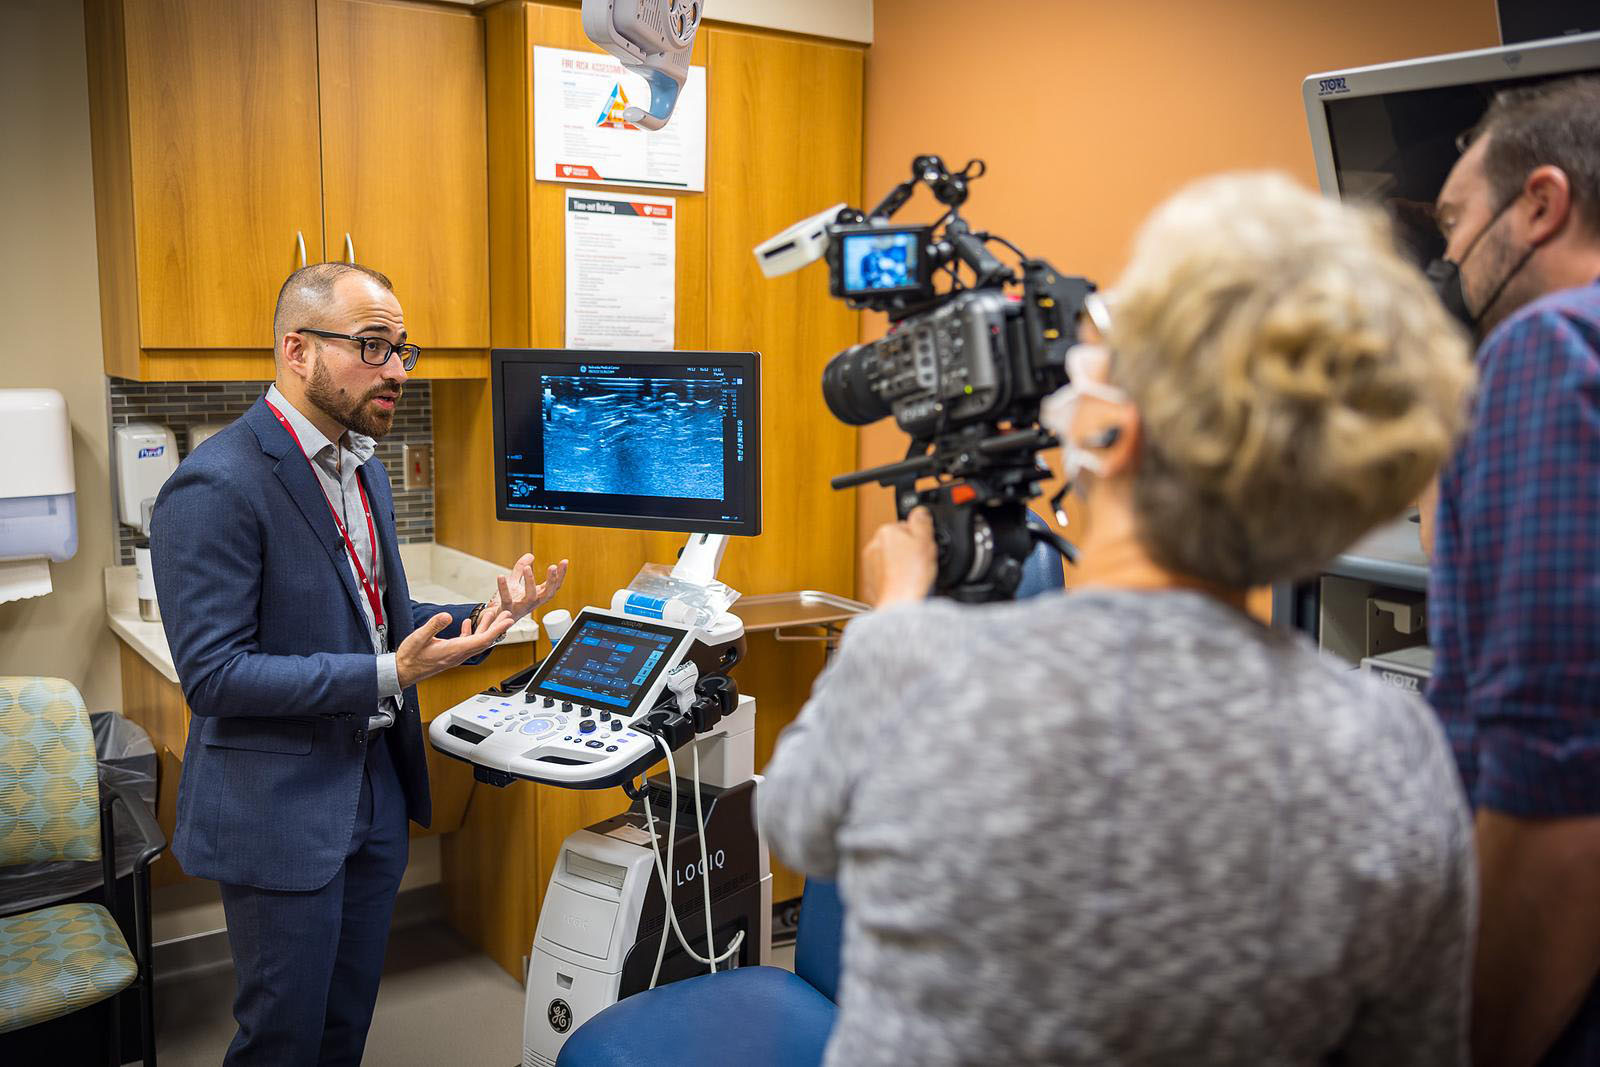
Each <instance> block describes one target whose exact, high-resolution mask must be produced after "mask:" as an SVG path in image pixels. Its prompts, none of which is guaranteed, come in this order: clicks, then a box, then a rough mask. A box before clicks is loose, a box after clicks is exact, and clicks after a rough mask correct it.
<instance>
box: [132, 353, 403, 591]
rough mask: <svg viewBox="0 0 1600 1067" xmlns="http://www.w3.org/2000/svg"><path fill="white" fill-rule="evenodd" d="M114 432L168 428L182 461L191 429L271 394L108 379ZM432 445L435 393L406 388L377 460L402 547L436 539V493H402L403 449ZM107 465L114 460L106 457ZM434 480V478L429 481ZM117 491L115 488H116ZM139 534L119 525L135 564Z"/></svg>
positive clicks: (245, 385) (241, 387)
mask: <svg viewBox="0 0 1600 1067" xmlns="http://www.w3.org/2000/svg"><path fill="white" fill-rule="evenodd" d="M107 384H108V392H109V394H110V401H111V402H110V404H109V405H108V409H109V410H110V412H111V427H112V430H113V439H114V432H115V430H116V428H117V427H118V426H126V425H127V424H128V423H130V422H154V423H159V424H160V425H163V426H167V427H169V428H170V429H171V430H172V433H173V435H174V436H175V437H177V439H178V456H179V457H180V458H181V457H183V456H187V455H188V454H189V427H190V426H192V425H195V424H197V423H202V422H232V421H233V420H234V419H237V418H238V417H239V416H240V415H243V414H244V413H245V410H246V409H247V408H249V407H250V405H251V404H254V403H255V402H256V400H257V399H258V398H259V397H260V396H261V395H262V394H263V393H265V392H266V391H267V386H268V385H269V384H271V383H269V382H132V381H128V380H126V379H123V378H109V379H107ZM432 443H433V394H432V392H431V391H430V389H429V386H428V383H427V382H419V381H412V382H407V383H406V395H405V396H404V398H402V399H401V401H400V405H399V410H397V411H396V412H395V417H394V429H392V430H390V431H389V436H387V437H385V438H384V439H383V440H381V441H379V442H378V458H379V459H380V460H382V461H383V465H384V466H385V467H387V468H389V478H390V481H391V482H392V483H393V485H394V519H395V532H396V533H398V534H399V536H400V541H401V543H402V544H404V543H408V542H413V541H432V540H433V490H432V489H412V490H406V489H403V488H401V486H402V485H403V478H404V475H405V467H404V466H403V465H402V463H401V459H400V450H401V446H403V445H406V444H432ZM107 458H108V461H109V459H110V457H107ZM429 480H430V481H431V480H432V479H429ZM113 492H115V489H114V488H113ZM135 540H137V534H135V533H134V531H133V530H132V529H130V528H128V527H127V526H124V525H122V524H121V523H120V522H119V523H117V555H118V558H119V559H120V560H121V561H122V562H123V563H125V564H131V563H132V562H133V543H134V541H135Z"/></svg>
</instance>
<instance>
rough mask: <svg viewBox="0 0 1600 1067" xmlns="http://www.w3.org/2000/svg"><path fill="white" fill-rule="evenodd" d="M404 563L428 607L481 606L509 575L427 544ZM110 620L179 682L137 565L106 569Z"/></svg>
mask: <svg viewBox="0 0 1600 1067" xmlns="http://www.w3.org/2000/svg"><path fill="white" fill-rule="evenodd" d="M400 562H401V564H402V565H403V566H404V567H405V569H406V580H407V582H408V583H409V584H410V586H411V599H412V600H417V601H421V602H422V603H425V604H476V603H477V602H479V601H481V600H484V599H487V598H488V597H489V596H491V595H493V593H494V589H495V579H497V578H498V577H499V576H500V575H502V574H504V573H505V569H504V568H503V567H500V566H499V565H497V564H494V563H489V562H486V561H485V560H481V559H478V558H477V557H475V556H469V555H467V554H466V553H465V552H457V551H456V550H455V549H453V548H446V547H444V546H443V545H438V544H434V543H433V542H431V541H430V542H426V543H424V544H413V545H401V546H400ZM105 581H106V618H107V621H108V622H109V623H110V626H111V630H112V632H113V633H115V634H116V635H117V636H118V637H120V638H122V639H123V640H124V641H126V642H127V643H128V647H129V648H132V649H133V650H134V651H135V652H137V653H139V655H141V656H143V657H144V658H145V659H146V660H147V661H149V663H150V665H151V666H153V667H155V669H156V670H158V671H160V672H161V674H162V676H163V677H165V678H166V679H167V681H169V682H171V683H173V684H174V685H177V684H178V672H177V669H176V668H174V667H173V665H172V649H171V648H169V647H168V646H167V634H166V631H165V630H163V629H162V628H161V624H160V623H159V622H145V621H144V620H142V619H140V618H139V598H138V590H137V584H136V579H135V577H134V570H133V568H132V567H107V568H106V570H105ZM538 636H539V625H538V623H536V622H534V619H533V616H532V615H529V616H528V617H527V618H525V619H520V620H518V622H517V624H516V625H515V626H513V627H511V629H510V630H508V631H507V632H506V636H505V640H506V643H507V644H525V643H527V642H529V641H534V640H537V639H538Z"/></svg>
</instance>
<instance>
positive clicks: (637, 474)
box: [542, 375, 725, 500]
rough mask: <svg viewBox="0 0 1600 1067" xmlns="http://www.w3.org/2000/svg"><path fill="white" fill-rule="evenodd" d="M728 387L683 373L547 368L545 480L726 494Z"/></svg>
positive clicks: (571, 489) (571, 488)
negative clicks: (565, 372) (606, 373)
mask: <svg viewBox="0 0 1600 1067" xmlns="http://www.w3.org/2000/svg"><path fill="white" fill-rule="evenodd" d="M724 389H725V386H724V385H723V384H722V383H720V382H716V381H693V380H685V379H682V378H620V377H617V378H612V377H605V378H597V377H576V376H560V375H550V376H547V377H546V378H545V379H544V396H543V411H542V420H543V424H544V458H545V488H546V489H547V490H548V491H550V492H557V493H614V494H619V495H621V494H630V495H635V496H652V497H677V498H681V499H690V500H719V499H721V498H722V495H723V492H724V478H723V457H724V454H725V453H724V448H723V441H722V433H723V413H722V399H723V392H724Z"/></svg>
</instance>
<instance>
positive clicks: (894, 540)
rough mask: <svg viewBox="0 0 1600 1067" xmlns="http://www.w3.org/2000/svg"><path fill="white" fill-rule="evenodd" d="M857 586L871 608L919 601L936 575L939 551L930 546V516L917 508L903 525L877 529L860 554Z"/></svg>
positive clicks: (894, 524) (896, 523)
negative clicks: (859, 579)
mask: <svg viewBox="0 0 1600 1067" xmlns="http://www.w3.org/2000/svg"><path fill="white" fill-rule="evenodd" d="M861 568H862V576H861V584H862V588H863V589H864V590H865V591H866V594H867V599H868V600H870V601H871V602H872V605H873V607H876V608H886V607H889V606H890V605H892V604H902V603H907V602H910V601H915V600H922V599H923V598H925V597H926V596H927V595H928V590H930V589H932V588H933V580H934V578H936V577H937V576H938V574H939V550H938V547H937V546H936V545H935V544H934V543H933V516H932V515H930V514H929V513H928V509H927V508H917V509H916V510H915V511H913V512H912V513H911V514H910V516H909V517H907V519H906V521H905V522H887V523H884V524H883V525H882V526H880V527H878V532H877V533H876V534H874V535H873V537H872V541H871V542H870V543H869V544H868V545H867V548H866V551H865V552H863V553H862V554H861Z"/></svg>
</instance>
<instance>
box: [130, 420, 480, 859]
mask: <svg viewBox="0 0 1600 1067" xmlns="http://www.w3.org/2000/svg"><path fill="white" fill-rule="evenodd" d="M359 477H360V478H361V479H362V482H363V484H364V485H365V486H366V490H367V496H368V498H369V499H370V500H371V503H372V512H373V515H372V518H373V522H374V524H375V525H376V528H377V533H378V542H379V545H380V546H381V548H382V552H383V567H384V574H385V576H386V581H387V589H386V591H385V594H384V615H385V616H386V618H387V620H388V622H389V647H390V648H397V647H399V645H400V642H401V641H403V640H404V639H405V637H406V635H407V634H409V633H410V632H411V631H412V629H413V628H415V626H416V625H417V624H418V623H420V622H423V621H425V620H427V619H428V618H429V617H431V616H432V615H434V614H436V613H437V612H439V611H441V610H443V611H448V612H450V614H451V615H452V616H454V618H455V621H454V623H453V624H452V625H451V627H450V628H449V629H447V630H446V631H445V633H444V634H443V635H442V636H451V635H452V634H455V633H459V631H460V625H461V621H462V620H463V619H464V618H465V617H466V616H467V615H468V614H470V613H471V611H472V609H473V607H474V606H475V605H472V604H457V605H445V606H443V607H441V606H440V605H436V604H417V603H413V602H412V600H411V596H410V591H409V589H408V588H407V586H406V577H405V572H404V570H403V569H402V568H401V566H400V550H399V545H398V543H397V542H396V539H395V531H394V497H393V495H392V494H391V492H390V488H389V475H388V472H387V471H385V470H384V467H383V464H381V463H379V462H378V460H377V458H376V457H374V458H373V459H371V460H369V461H368V462H367V463H365V464H364V465H363V466H362V467H361V470H360V472H359ZM150 551H151V560H152V563H153V566H154V570H155V583H156V595H157V597H158V598H159V602H160V604H161V614H162V623H163V625H164V626H165V628H166V632H167V641H168V642H169V643H170V644H171V646H172V658H173V660H174V662H175V663H176V665H177V668H178V677H179V679H181V681H182V683H183V694H184V696H185V698H187V700H188V702H189V710H190V711H191V712H192V715H191V718H190V724H189V743H188V747H187V751H186V752H185V754H184V763H183V779H182V782H181V783H180V785H179V789H178V822H177V832H176V833H175V834H174V836H173V841H172V851H173V854H174V855H175V856H177V857H178V860H179V862H181V863H182V864H183V869H184V870H185V871H187V872H188V873H189V874H191V875H196V876H198V877H201V878H212V879H215V880H217V881H220V882H228V883H231V884H235V885H251V886H256V887H258V888H261V889H282V890H310V889H316V888H319V887H321V886H323V885H326V884H327V883H328V881H329V880H330V879H332V877H333V876H334V874H335V873H336V872H337V871H338V869H339V865H340V864H341V863H343V862H344V858H345V854H346V852H347V851H348V848H349V845H350V838H351V833H352V831H353V829H354V825H355V815H356V804H357V801H358V800H359V799H360V795H361V776H362V768H363V765H364V763H365V760H366V746H367V738H366V722H367V717H368V716H369V715H371V714H372V713H373V712H374V711H375V710H376V709H377V706H378V678H377V668H376V664H375V663H374V658H375V657H374V655H373V652H372V642H371V638H370V637H369V636H368V630H367V624H366V618H365V616H364V615H363V614H362V609H361V601H360V600H359V599H358V598H359V597H360V596H361V595H362V594H361V593H360V591H359V590H358V588H357V586H356V582H355V578H354V577H353V576H352V575H351V573H350V565H349V563H348V561H347V556H346V553H345V547H344V539H343V537H342V536H341V535H340V533H339V531H338V528H337V527H336V526H335V525H334V522H333V515H332V513H331V511H330V510H329V508H328V503H327V499H326V498H325V497H324V496H323V493H322V489H321V486H320V485H319V484H318V482H317V478H316V475H315V474H313V473H312V471H311V467H310V465H309V464H308V463H307V462H306V459H305V456H304V455H303V454H302V453H301V451H300V447H299V446H298V445H297V444H295V442H294V440H293V438H291V437H290V436H289V434H288V433H287V432H286V431H285V430H284V429H283V427H282V426H281V425H280V424H279V423H278V421H277V419H276V418H275V417H274V416H273V415H272V413H271V412H270V411H268V410H267V407H266V404H265V403H264V402H263V401H259V400H258V401H257V402H256V403H255V405H254V406H253V407H252V408H251V409H250V410H249V411H248V412H246V413H245V415H244V417H243V418H241V419H240V420H239V421H237V422H235V423H233V424H232V425H231V426H229V427H228V428H227V429H226V430H223V431H222V432H221V433H219V434H217V435H216V436H215V437H213V438H211V440H209V441H208V442H206V443H205V444H204V445H203V446H201V447H200V448H199V449H197V450H196V451H195V452H194V453H193V454H191V455H190V456H189V457H188V458H187V459H185V460H184V461H183V463H182V464H181V465H179V467H178V470H177V472H176V473H175V474H173V476H172V477H171V478H170V479H168V481H167V484H166V485H165V486H164V487H163V488H162V490H161V495H160V496H159V497H158V499H157V501H156V508H155V513H154V516H153V518H152V523H151V533H150ZM403 696H404V704H405V707H404V710H403V712H402V713H401V714H400V715H398V716H397V717H396V720H395V724H394V726H393V727H391V728H390V729H389V730H387V731H384V733H383V734H380V735H379V737H378V738H377V739H376V741H375V743H387V744H389V745H390V747H391V750H392V752H393V754H394V762H395V766H396V768H397V769H398V770H399V773H400V781H401V784H402V786H403V787H404V790H405V797H406V807H407V814H408V815H409V816H410V817H411V818H412V819H414V820H416V821H417V822H419V823H421V824H422V825H423V826H426V825H428V823H429V820H430V819H431V818H432V804H431V802H430V799H429V796H428V769H427V764H426V762H425V761H424V750H423V737H422V723H421V717H420V715H419V712H418V709H417V693H416V689H415V688H411V689H407V690H406V691H405V693H404V694H403Z"/></svg>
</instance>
